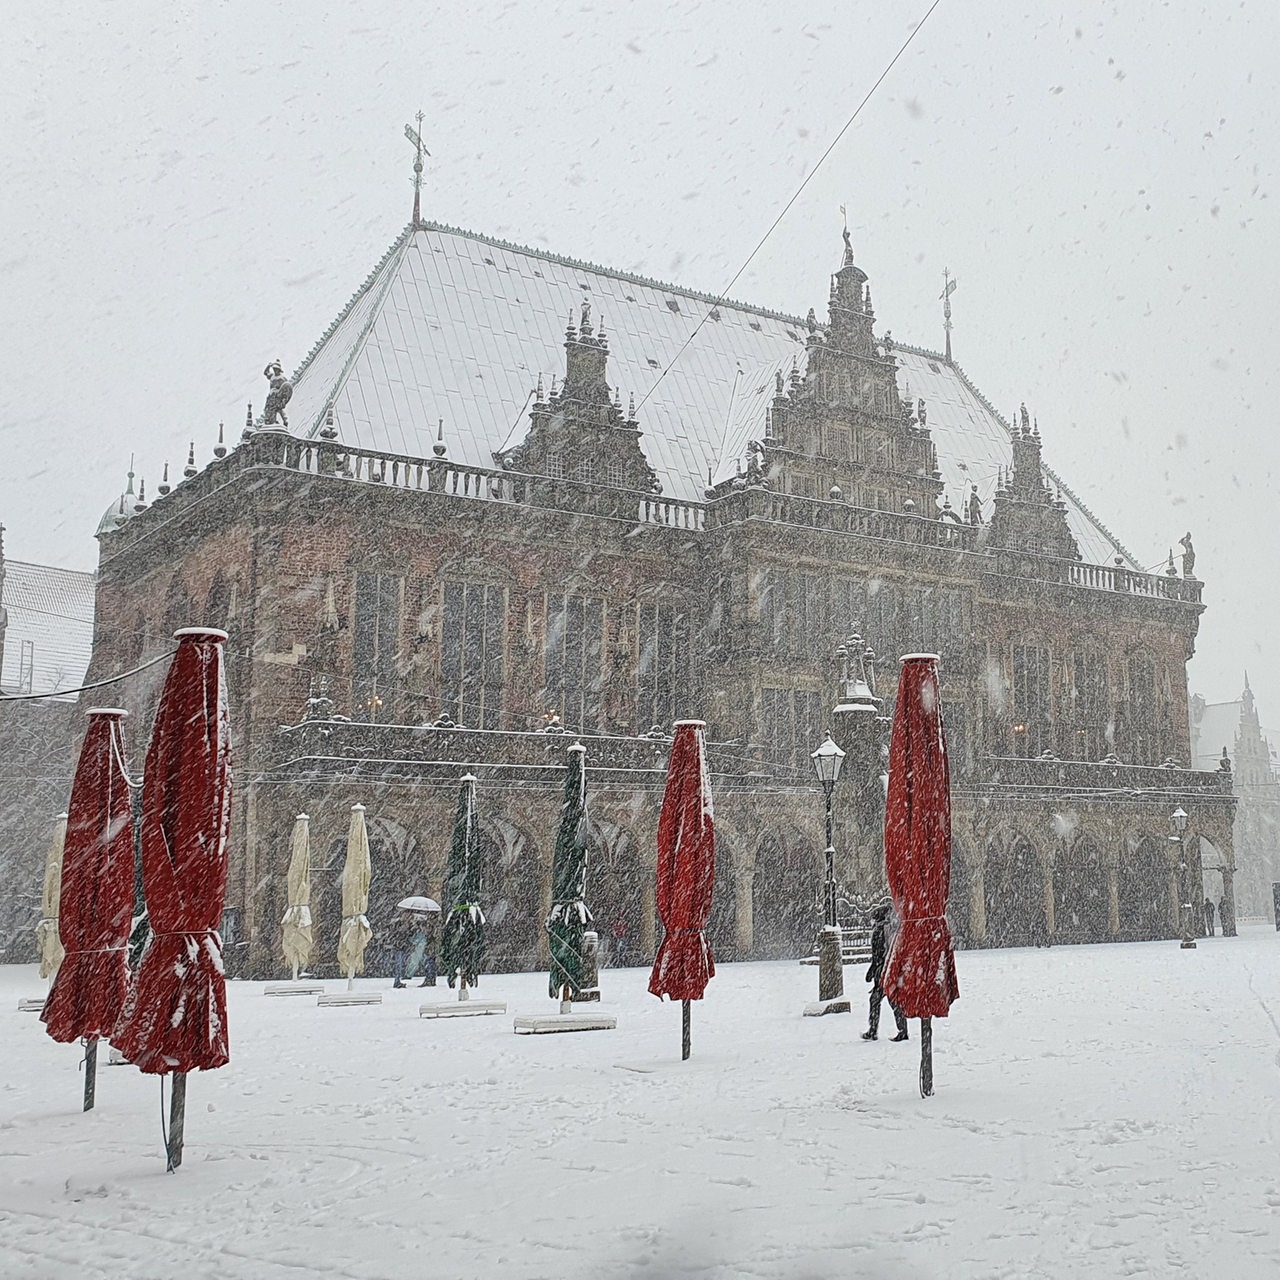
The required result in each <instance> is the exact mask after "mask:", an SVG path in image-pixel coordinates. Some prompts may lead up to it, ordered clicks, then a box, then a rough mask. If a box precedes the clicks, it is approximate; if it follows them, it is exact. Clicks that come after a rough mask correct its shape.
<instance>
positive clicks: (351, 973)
mask: <svg viewBox="0 0 1280 1280" xmlns="http://www.w3.org/2000/svg"><path fill="white" fill-rule="evenodd" d="M355 986H356V971H355V968H354V966H353V967H352V968H350V969H348V970H347V990H348V991H354V990H355Z"/></svg>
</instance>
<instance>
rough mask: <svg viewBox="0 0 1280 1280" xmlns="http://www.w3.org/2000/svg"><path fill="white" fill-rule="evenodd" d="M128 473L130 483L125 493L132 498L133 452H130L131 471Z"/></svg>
mask: <svg viewBox="0 0 1280 1280" xmlns="http://www.w3.org/2000/svg"><path fill="white" fill-rule="evenodd" d="M128 475H129V483H128V485H127V487H126V488H125V494H126V495H127V496H128V497H130V498H132V497H133V454H130V455H129V472H128Z"/></svg>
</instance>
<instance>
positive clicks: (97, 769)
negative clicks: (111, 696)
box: [40, 707, 133, 1111]
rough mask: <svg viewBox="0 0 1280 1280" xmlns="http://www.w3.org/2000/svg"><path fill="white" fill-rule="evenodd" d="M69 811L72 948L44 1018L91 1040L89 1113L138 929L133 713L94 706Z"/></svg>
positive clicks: (61, 911)
mask: <svg viewBox="0 0 1280 1280" xmlns="http://www.w3.org/2000/svg"><path fill="white" fill-rule="evenodd" d="M88 715H89V727H88V728H87V729H86V730H85V735H84V742H83V743H82V745H81V747H80V760H79V763H78V764H77V765H76V773H75V778H74V779H73V780H72V783H71V803H70V805H69V806H68V808H67V838H66V844H65V846H64V850H63V855H62V894H61V898H60V905H59V908H58V929H59V933H60V935H61V938H62V945H63V947H64V948H65V949H66V956H65V957H64V958H63V961H62V966H61V968H60V969H59V970H58V976H57V977H56V978H55V979H54V983H53V989H52V990H51V991H50V992H49V998H48V999H47V1000H46V1001H45V1005H44V1012H43V1013H41V1015H40V1018H41V1020H42V1021H43V1022H44V1024H45V1029H46V1030H47V1031H48V1032H49V1034H50V1035H51V1036H52V1037H53V1038H54V1039H55V1040H59V1041H61V1042H63V1043H64V1044H66V1043H69V1042H70V1041H72V1040H77V1039H81V1038H83V1039H84V1041H85V1058H84V1061H85V1071H84V1109H85V1110H86V1111H88V1110H89V1109H90V1108H91V1107H92V1106H93V1102H94V1089H95V1081H96V1067H97V1058H98V1039H99V1038H100V1037H101V1036H109V1035H110V1034H111V1031H112V1028H114V1026H115V1025H116V1019H117V1018H118V1017H119V1016H120V1007H121V1005H122V1004H123V1003H124V997H125V989H126V987H127V985H128V980H129V966H128V943H129V930H130V928H131V926H132V924H133V801H132V792H131V789H130V788H131V783H130V780H129V771H128V767H127V766H126V764H125V756H124V735H123V721H124V718H125V716H126V715H128V712H126V711H121V710H119V709H118V708H115V707H95V708H93V709H92V710H91V711H90V712H89V713H88Z"/></svg>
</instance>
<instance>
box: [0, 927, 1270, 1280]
mask: <svg viewBox="0 0 1280 1280" xmlns="http://www.w3.org/2000/svg"><path fill="white" fill-rule="evenodd" d="M958 963H959V970H960V983H961V999H960V1002H959V1003H958V1004H957V1005H956V1006H955V1008H954V1010H953V1016H952V1017H951V1018H950V1019H949V1020H948V1021H946V1022H941V1023H938V1024H936V1025H937V1032H936V1034H935V1044H936V1071H937V1094H936V1096H935V1097H933V1098H931V1099H928V1100H922V1099H921V1098H920V1097H919V1094H918V1091H917V1087H916V1069H917V1064H918V1050H919V1045H918V1041H917V1038H916V1035H917V1026H916V1024H912V1040H911V1042H910V1043H909V1044H892V1043H889V1042H888V1041H887V1040H886V1039H883V1038H882V1039H881V1040H880V1041H878V1042H876V1043H874V1044H868V1043H864V1042H863V1041H861V1040H860V1039H859V1038H858V1034H859V1033H860V1032H861V1031H862V1030H863V1029H864V1027H865V1025H866V1023H865V1014H864V1012H863V1009H864V1005H863V1001H862V995H863V992H864V990H865V987H864V984H863V982H862V974H861V972H857V971H854V970H852V969H850V970H846V981H847V982H848V985H849V986H850V988H851V989H852V990H853V992H854V994H855V995H856V996H857V997H858V1000H859V1003H858V1005H857V1009H858V1012H857V1013H856V1014H855V1016H854V1017H839V1016H832V1017H827V1018H821V1019H817V1018H808V1019H806V1018H801V1017H800V1016H799V1015H800V1010H801V1007H802V1006H803V1004H804V1003H805V1001H806V1000H808V999H811V998H813V996H814V995H815V988H816V983H817V976H816V971H815V970H813V969H809V968H801V967H800V966H798V965H794V964H745V965H727V966H724V967H723V968H722V969H721V970H720V972H719V973H718V974H717V976H716V978H715V980H714V981H713V982H712V984H711V986H710V988H709V989H708V995H707V999H706V1000H704V1001H703V1002H702V1003H701V1004H696V1005H695V1006H694V1016H693V1037H694V1039H693V1058H692V1059H691V1060H690V1061H689V1062H687V1063H681V1061H680V1011H679V1008H678V1006H676V1007H673V1006H672V1005H670V1004H659V1003H658V1001H656V1000H654V999H653V998H652V997H651V996H649V995H648V994H647V993H646V992H645V982H646V979H647V972H646V971H644V970H640V969H629V970H622V971H610V970H606V971H605V973H604V974H603V976H602V981H603V985H604V988H605V993H606V996H607V997H608V999H607V1001H606V1005H605V1007H606V1008H607V1009H608V1010H610V1011H612V1012H615V1013H616V1014H617V1015H618V1020H619V1025H618V1029H617V1030H616V1031H610V1032H592V1033H583V1034H576V1035H557V1036H537V1037H531V1036H516V1035H513V1034H512V1026H511V1018H510V1016H507V1017H501V1018H499V1017H488V1018H470V1019H463V1020H454V1021H444V1020H428V1019H419V1018H418V1016H417V1008H418V1004H419V1001H420V999H422V998H423V997H430V998H432V999H437V1000H443V999H447V998H449V997H450V994H451V993H449V991H448V989H447V988H446V987H444V986H443V984H442V985H441V986H440V987H439V988H438V989H437V990H435V991H434V992H432V991H419V990H418V989H417V988H416V987H415V988H411V989H409V990H405V991H393V990H390V989H389V988H390V984H389V982H385V981H383V982H377V983H372V982H371V983H370V984H369V985H371V986H372V985H376V986H378V987H380V988H383V989H384V990H385V1002H384V1003H383V1004H382V1005H381V1006H376V1007H374V1006H370V1007H363V1008H359V1007H357V1008H323V1009H322V1008H317V1007H316V1004H315V1000H314V999H313V998H303V999H268V998H266V997H264V996H263V994H262V987H261V985H259V984H251V983H233V984H231V996H230V1001H231V1003H230V1017H231V1034H232V1061H231V1064H230V1065H229V1066H228V1067H226V1068H225V1069H223V1070H221V1071H216V1072H211V1073H208V1074H205V1075H193V1076H192V1077H191V1078H190V1083H189V1095H188V1112H187V1131H186V1142H187V1146H186V1158H185V1163H184V1164H183V1166H182V1168H181V1169H180V1170H179V1171H178V1172H177V1173H175V1174H166V1173H165V1169H164V1157H163V1153H162V1147H161V1137H160V1101H159V1084H158V1083H157V1081H156V1080H155V1079H154V1078H152V1077H143V1076H140V1075H139V1074H138V1073H137V1072H136V1071H134V1070H133V1069H132V1068H130V1067H119V1066H117V1067H108V1066H105V1065H103V1066H101V1067H100V1068H99V1083H98V1106H97V1109H96V1110H95V1111H94V1112H92V1113H91V1114H89V1115H87V1116H86V1115H83V1114H81V1111H80V1096H81V1078H80V1075H79V1072H78V1070H77V1064H78V1061H79V1051H78V1049H77V1048H76V1047H74V1046H61V1045H56V1044H54V1043H53V1042H52V1041H50V1040H49V1038H48V1037H47V1036H46V1035H45V1034H44V1030H43V1027H42V1026H41V1024H40V1023H39V1021H38V1020H37V1017H36V1015H34V1014H29V1013H18V1012H17V1011H16V1008H17V1000H18V998H19V997H20V996H22V995H35V994H39V991H40V982H39V979H38V978H37V977H36V974H35V971H34V969H31V968H25V967H16V966H6V967H3V968H0V1027H2V1028H3V1033H2V1034H0V1275H3V1276H5V1277H7V1278H9V1280H17V1278H18V1277H22V1278H24V1280H25V1278H27V1277H41V1278H44V1277H61V1276H68V1277H70V1276H75V1277H77V1278H78V1280H79V1278H83V1280H91V1278H92V1277H113V1278H114V1277H125V1276H127V1277H130V1278H131V1280H150V1278H151V1277H157V1278H164V1280H168V1278H169V1277H178V1276H183V1277H206V1276H207V1277H219V1280H228V1278H237V1277H252V1278H253V1280H283V1278H284V1277H289V1278H290V1280H298V1278H299V1277H304V1276H320V1277H325V1276H350V1277H362V1278H363V1277H411V1276H412V1277H418V1276H431V1277H444V1278H453V1277H459V1278H461V1277H491V1276H492V1277H499V1276H500V1277H509V1278H510V1280H520V1278H522V1277H543V1276H546V1277H567V1278H574V1277H585V1276H608V1277H610V1278H611V1280H619V1278H627V1277H641V1276H643V1277H653V1278H654V1280H665V1278H666V1277H673V1276H698V1277H707V1278H715V1280H720V1278H722V1277H724V1278H728V1277H739V1276H749V1277H786V1278H788V1280H791V1278H797V1280H798V1278H800V1277H819V1276H821V1277H895V1278H897V1277H901V1278H902V1280H906V1278H908V1277H910V1278H912V1280H915V1278H918V1277H940V1278H941V1277H947V1278H948V1280H954V1278H958V1277H984V1278H985V1277H1017V1278H1018V1280H1027V1278H1029V1277H1065V1276H1071V1277H1074V1276H1081V1277H1086V1276H1087V1277H1090V1280H1100V1278H1102V1277H1110V1276H1154V1277H1164V1276H1181V1275H1192V1274H1195V1275H1197V1276H1204V1275H1219V1276H1222V1277H1224V1280H1225V1278H1226V1277H1231V1278H1232V1280H1235V1278H1242V1280H1247V1278H1252V1277H1258V1278H1259V1280H1261V1278H1263V1277H1276V1276H1280V1147H1278V1145H1277V1139H1278V1138H1280V935H1277V934H1276V933H1275V932H1273V931H1271V930H1269V929H1264V928H1262V927H1254V928H1249V929H1246V930H1245V932H1244V936H1242V937H1241V938H1239V939H1237V940H1234V941H1233V940H1228V939H1222V938H1215V939H1210V940H1205V941H1202V942H1201V943H1200V946H1199V947H1198V949H1197V950H1195V951H1193V952H1183V951H1180V950H1179V948H1178V946H1177V944H1176V943H1170V942H1162V943H1149V944H1140V945H1126V946H1110V947H1075V948H1066V947H1063V948H1054V949H1052V950H1045V951H1035V950H1033V951H1005V952H977V953H975V952H968V953H962V954H961V955H960V956H959V957H958ZM545 982H546V979H545V977H544V976H541V975H537V974H519V975H511V976H494V977H488V978H486V979H485V980H484V982H483V984H482V986H481V988H480V990H479V992H478V993H477V995H478V996H479V997H480V998H485V999H494V998H504V999H506V1000H507V1001H508V1002H509V1005H510V1009H511V1011H512V1012H513V1013H514V1012H549V1011H554V1009H555V1007H556V1006H555V1005H554V1004H553V1003H552V1002H551V1001H549V1000H547V999H546V986H545ZM341 985H342V984H330V989H337V988H338V987H340V986H341ZM886 1013H887V1010H886ZM888 1025H889V1028H890V1031H892V1021H891V1019H890V1020H888ZM883 1030H884V1028H883V1026H882V1034H883ZM102 1056H103V1058H104V1059H105V1057H106V1054H105V1051H104V1053H103V1055H102Z"/></svg>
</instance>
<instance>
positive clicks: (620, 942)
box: [613, 914, 627, 969]
mask: <svg viewBox="0 0 1280 1280" xmlns="http://www.w3.org/2000/svg"><path fill="white" fill-rule="evenodd" d="M613 963H614V965H615V966H616V967H617V968H619V969H621V968H622V967H623V966H624V965H625V964H626V963H627V918H626V916H624V915H621V914H619V916H618V918H617V919H616V920H614V922H613Z"/></svg>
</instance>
